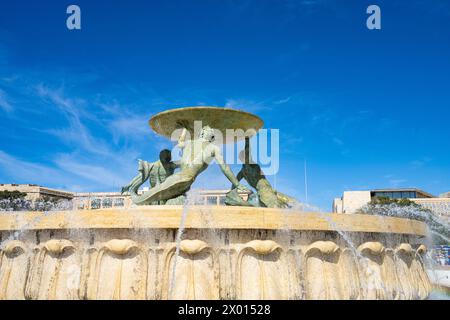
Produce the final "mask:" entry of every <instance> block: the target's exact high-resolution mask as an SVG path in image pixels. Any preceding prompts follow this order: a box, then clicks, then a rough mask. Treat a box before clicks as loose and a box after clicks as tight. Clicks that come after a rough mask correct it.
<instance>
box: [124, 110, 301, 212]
mask: <svg viewBox="0 0 450 320" xmlns="http://www.w3.org/2000/svg"><path fill="white" fill-rule="evenodd" d="M199 123H200V128H197V129H196V125H198V124H199ZM149 124H150V126H151V127H152V129H153V130H154V131H155V132H157V133H159V134H161V135H163V136H166V137H170V138H171V139H174V135H176V133H177V132H178V133H179V135H178V144H177V146H178V147H179V148H180V149H181V150H182V156H181V160H180V161H178V162H172V161H171V156H170V151H168V150H163V151H162V152H161V154H160V160H158V161H156V162H153V163H150V162H146V161H142V160H140V162H139V174H138V175H137V176H136V177H134V178H133V180H132V181H131V182H130V183H129V184H128V185H126V186H124V187H123V188H122V193H124V192H127V191H129V192H130V194H131V197H132V200H133V203H134V204H137V205H148V204H180V203H183V201H184V195H185V193H186V192H187V191H188V190H189V189H190V187H191V185H192V184H193V183H194V181H195V179H196V178H197V176H198V175H199V174H200V173H202V172H203V171H205V170H206V168H207V167H208V166H209V164H210V163H211V161H212V160H216V162H217V163H218V164H219V166H220V169H221V170H222V172H223V174H224V175H225V176H226V177H227V179H228V180H229V181H230V182H231V184H232V190H231V192H229V193H228V194H227V198H226V203H227V204H228V205H236V206H239V205H241V206H263V207H272V208H283V207H289V206H291V205H292V204H293V203H295V202H296V201H295V199H293V198H291V197H288V196H286V195H284V194H282V193H279V192H277V191H276V190H274V189H273V188H272V186H271V185H270V183H269V182H268V180H267V179H266V178H265V176H264V174H263V172H262V171H261V167H260V166H259V165H258V164H256V163H253V162H252V161H250V158H251V157H250V147H249V137H250V136H252V135H254V134H256V133H257V131H258V130H259V129H260V128H261V127H262V125H263V121H262V120H261V119H260V118H258V117H257V116H255V115H253V114H250V113H248V112H243V111H238V110H234V109H228V108H219V107H187V108H179V109H172V110H168V111H164V112H161V113H159V114H157V115H155V116H154V117H152V118H151V119H150V121H149ZM227 130H231V131H233V132H235V136H231V137H230V136H229V132H228V131H227ZM219 138H220V139H219ZM243 138H245V141H246V145H245V152H244V151H243V152H244V154H245V158H246V159H248V161H245V159H244V160H242V157H243V153H242V152H241V161H242V162H243V164H244V165H243V167H242V169H241V171H240V172H239V174H238V176H237V177H236V176H235V175H234V174H233V172H232V171H231V169H230V167H229V166H228V165H227V164H226V163H225V161H224V159H223V156H222V152H221V149H220V148H219V147H218V145H217V143H229V142H235V141H237V140H239V139H243ZM217 140H218V142H217ZM176 168H179V169H180V170H179V171H177V172H175V169H176ZM242 178H244V179H245V180H246V181H247V182H248V183H249V184H250V186H252V187H253V188H255V189H256V191H257V198H256V195H251V196H250V198H249V201H244V200H243V199H242V198H241V197H240V196H239V193H240V192H251V191H250V190H249V189H248V188H247V187H245V186H244V185H242V184H241V183H240V182H239V181H240V180H241V179H242ZM147 180H149V181H150V186H151V189H150V190H148V191H145V192H143V193H141V194H138V189H139V187H140V186H141V185H142V184H143V183H145V181H147ZM256 200H257V201H256Z"/></svg>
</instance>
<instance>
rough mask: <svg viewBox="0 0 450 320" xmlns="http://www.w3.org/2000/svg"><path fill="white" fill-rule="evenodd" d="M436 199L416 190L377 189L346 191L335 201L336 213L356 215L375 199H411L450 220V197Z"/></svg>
mask: <svg viewBox="0 0 450 320" xmlns="http://www.w3.org/2000/svg"><path fill="white" fill-rule="evenodd" d="M446 195H448V193H447V194H445V193H444V194H442V195H441V196H440V197H435V196H433V195H432V194H430V193H428V192H425V191H423V190H420V189H416V188H400V189H375V190H365V191H344V194H343V195H342V197H340V198H335V199H334V200H333V212H334V213H349V214H351V213H355V212H356V211H357V210H358V209H360V208H361V207H363V206H364V205H366V204H368V203H369V202H370V201H371V200H372V199H373V198H374V197H388V198H390V199H409V200H411V201H413V202H415V203H417V204H420V205H421V206H423V207H424V208H427V209H430V210H431V211H432V212H433V213H434V214H436V215H438V216H440V217H442V218H443V219H444V220H449V218H450V197H442V196H446Z"/></svg>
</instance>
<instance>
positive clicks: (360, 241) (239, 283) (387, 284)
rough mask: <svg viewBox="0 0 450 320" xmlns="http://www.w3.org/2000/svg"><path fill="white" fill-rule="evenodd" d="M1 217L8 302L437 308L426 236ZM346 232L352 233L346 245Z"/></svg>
mask: <svg viewBox="0 0 450 320" xmlns="http://www.w3.org/2000/svg"><path fill="white" fill-rule="evenodd" d="M184 210H187V212H186V213H187V215H186V219H185V221H184V226H185V228H186V229H185V232H184V234H183V236H182V240H181V241H180V242H179V243H178V244H179V250H178V253H179V254H177V230H178V228H179V226H180V222H181V220H182V214H183V207H181V206H145V207H136V208H130V209H123V210H118V209H110V210H108V209H102V210H92V211H69V212H50V213H47V214H44V213H2V214H0V241H1V251H0V299H426V298H427V297H428V295H429V293H430V291H431V285H430V282H429V279H428V277H427V275H426V273H425V271H424V266H423V263H422V258H421V256H422V255H423V254H424V252H425V250H426V248H425V246H424V245H423V243H422V242H423V241H424V236H425V235H426V226H425V224H423V223H421V222H418V221H413V220H407V219H400V218H392V217H377V216H368V215H345V214H319V213H303V212H293V211H283V210H280V209H268V208H245V207H219V206H193V207H189V208H188V209H184ZM336 230H339V231H340V232H341V231H343V232H344V233H342V234H340V232H338V231H336Z"/></svg>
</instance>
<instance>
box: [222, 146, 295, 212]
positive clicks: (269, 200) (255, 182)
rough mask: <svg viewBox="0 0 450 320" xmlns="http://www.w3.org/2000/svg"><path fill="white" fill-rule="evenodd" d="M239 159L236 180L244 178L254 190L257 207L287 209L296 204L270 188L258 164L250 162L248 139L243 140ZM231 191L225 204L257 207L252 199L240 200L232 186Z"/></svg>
mask: <svg viewBox="0 0 450 320" xmlns="http://www.w3.org/2000/svg"><path fill="white" fill-rule="evenodd" d="M239 159H240V160H241V162H242V163H243V164H242V169H241V171H239V173H238V174H237V179H238V180H239V181H240V180H241V179H242V178H244V179H245V180H246V181H247V182H248V184H249V185H250V186H252V187H253V188H255V189H256V191H257V195H258V200H259V206H261V207H269V208H287V207H292V206H294V205H295V204H296V203H298V201H297V200H295V199H294V198H292V197H289V196H287V195H285V194H283V193H281V192H278V191H276V190H275V189H273V188H272V186H271V185H270V183H269V181H268V180H267V179H266V176H265V175H264V172H263V171H262V170H261V167H260V166H259V164H257V163H255V162H253V160H252V157H251V153H250V139H249V138H248V137H246V138H245V149H244V150H242V151H241V152H240V153H239ZM231 189H232V190H231V191H230V192H229V193H228V194H227V197H226V199H225V204H227V205H232V206H256V205H257V204H255V203H253V201H252V200H253V199H251V200H250V199H249V200H250V201H244V200H243V199H241V198H240V197H239V195H238V192H237V190H234V187H233V186H232V188H231Z"/></svg>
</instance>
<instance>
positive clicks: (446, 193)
mask: <svg viewBox="0 0 450 320" xmlns="http://www.w3.org/2000/svg"><path fill="white" fill-rule="evenodd" d="M439 198H450V191H449V192H444V193H441V194H440V195H439Z"/></svg>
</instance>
